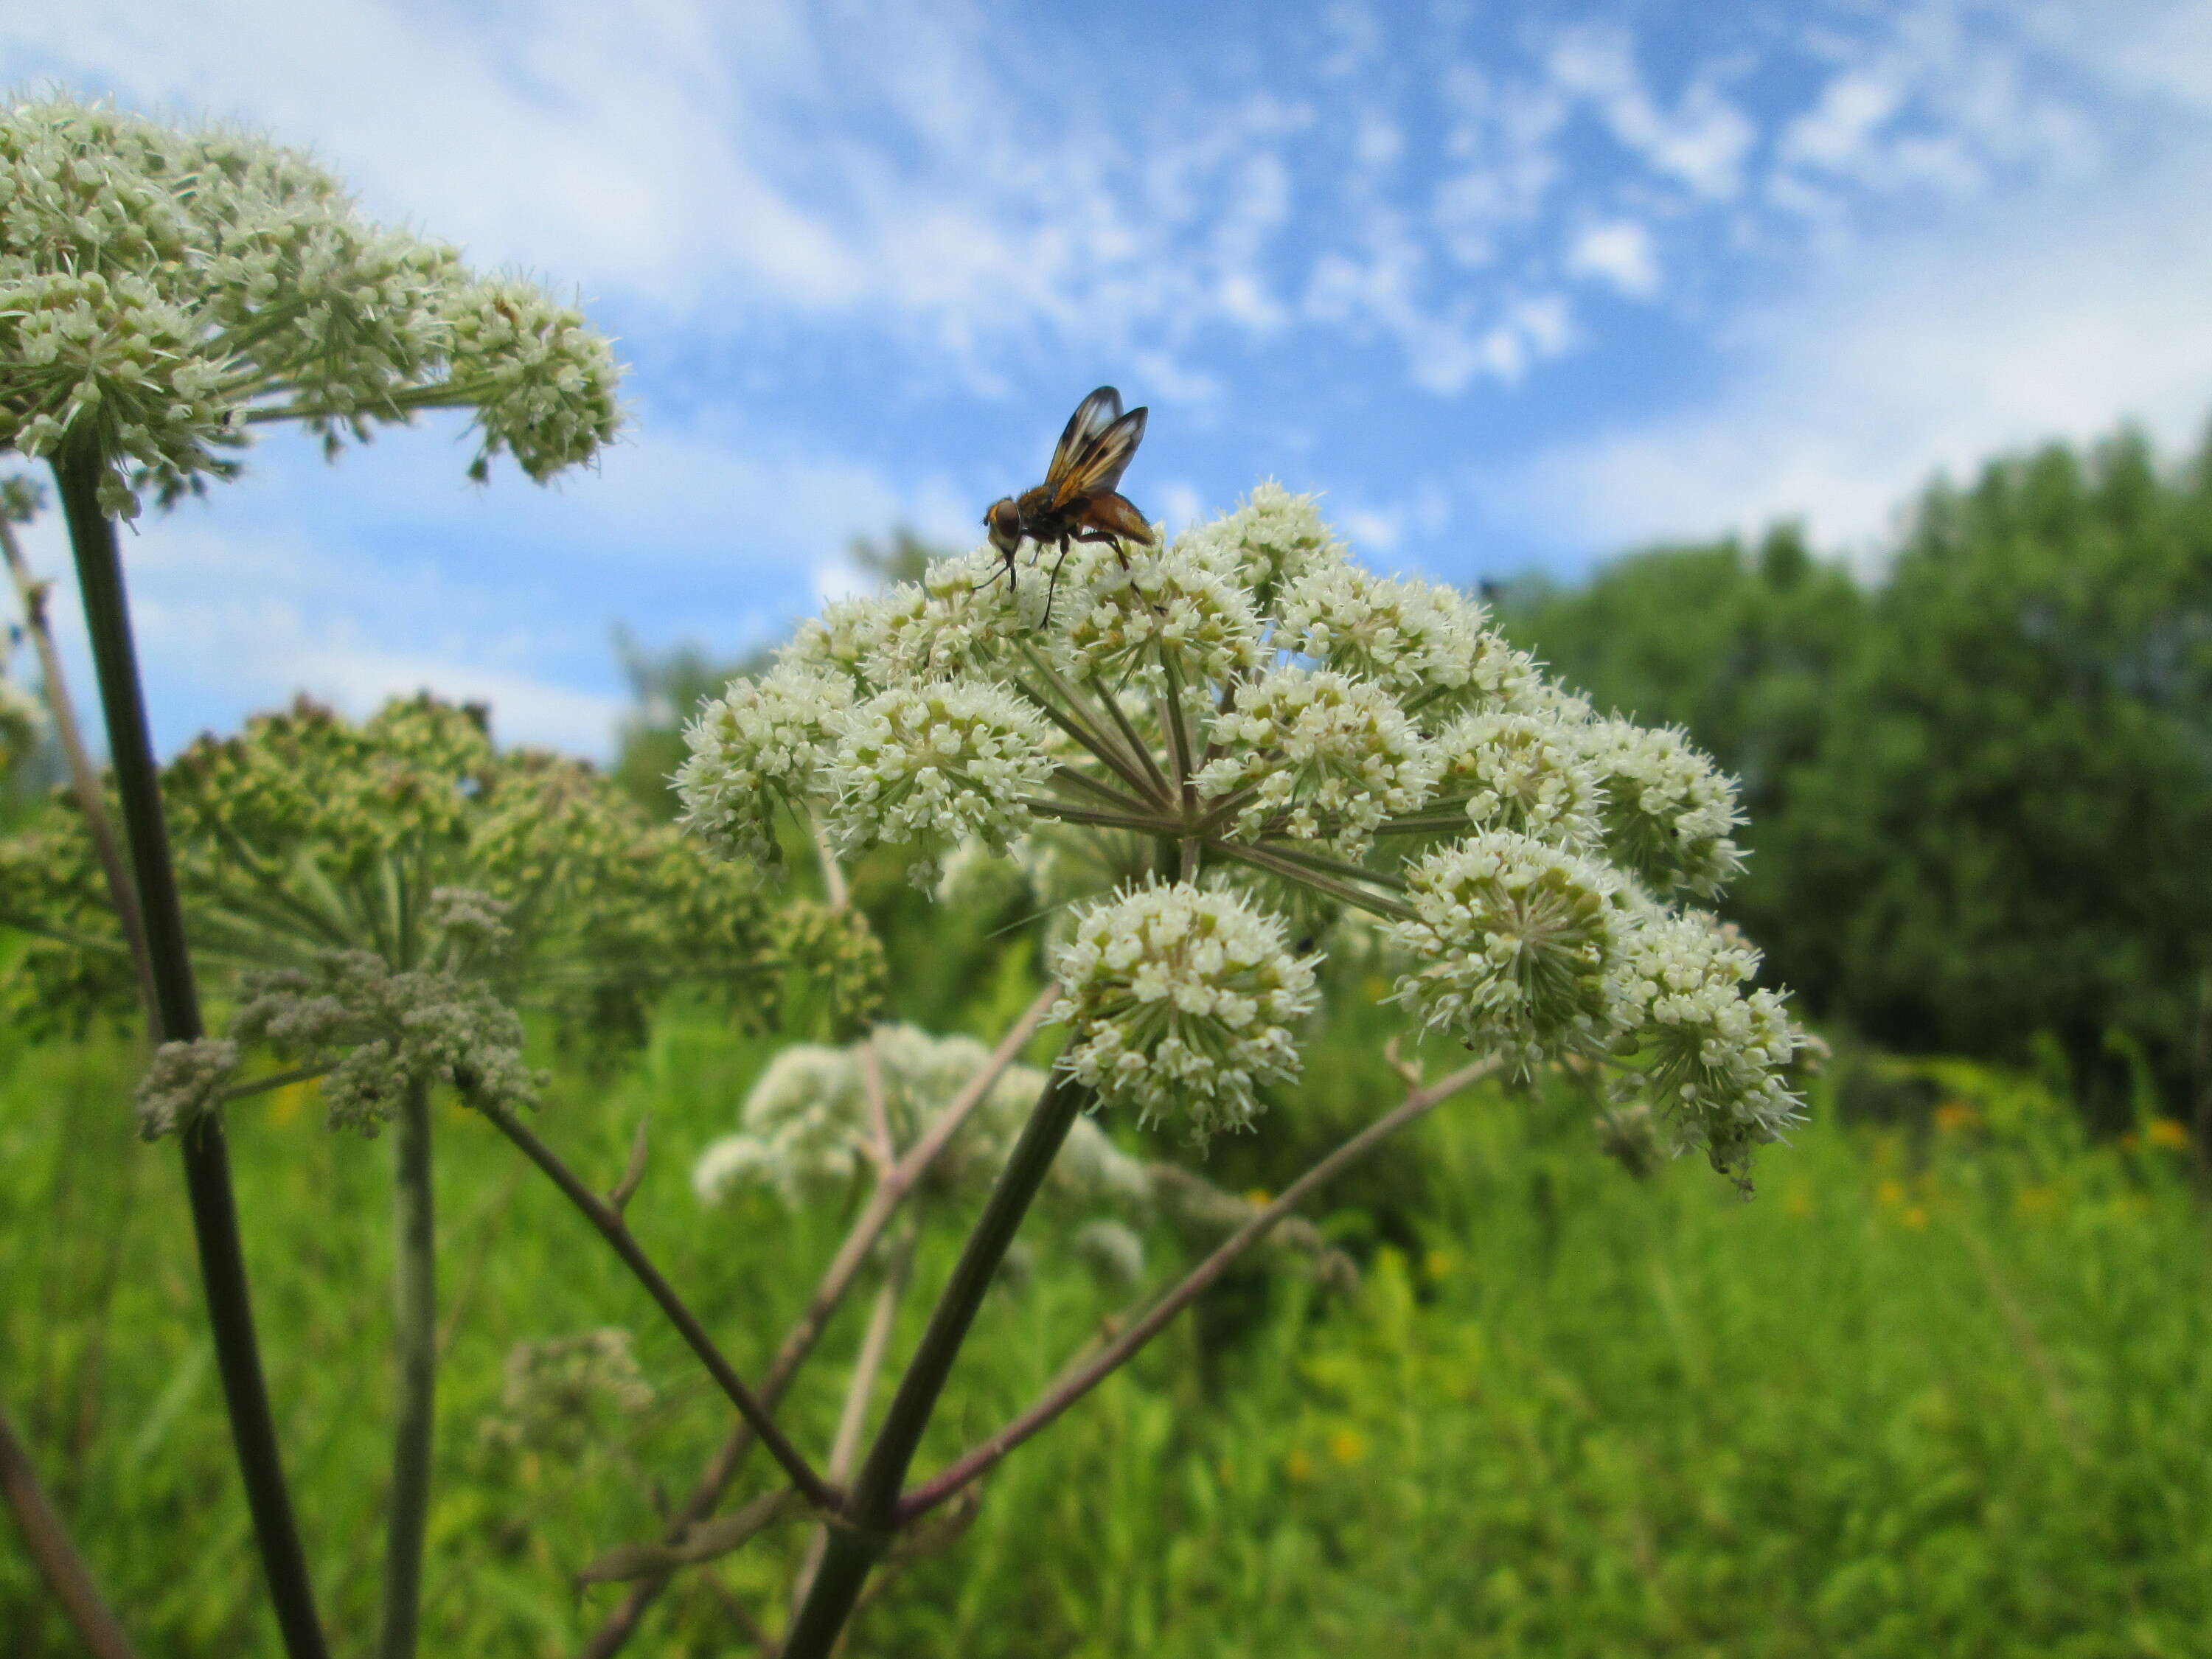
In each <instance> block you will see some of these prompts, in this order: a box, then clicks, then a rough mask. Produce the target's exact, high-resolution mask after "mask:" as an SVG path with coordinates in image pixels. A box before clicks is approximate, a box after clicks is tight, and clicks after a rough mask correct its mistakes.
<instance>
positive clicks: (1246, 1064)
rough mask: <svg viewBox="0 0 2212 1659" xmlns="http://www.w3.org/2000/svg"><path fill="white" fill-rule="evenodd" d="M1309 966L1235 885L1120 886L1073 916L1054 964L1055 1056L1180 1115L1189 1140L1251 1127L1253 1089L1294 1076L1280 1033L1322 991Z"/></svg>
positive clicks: (1085, 1078)
mask: <svg viewBox="0 0 2212 1659" xmlns="http://www.w3.org/2000/svg"><path fill="white" fill-rule="evenodd" d="M1313 963H1314V959H1313V958H1312V957H1300V956H1298V955H1297V954H1296V953H1295V952H1294V951H1291V948H1290V945H1289V942H1288V940H1287V939H1285V937H1284V927H1283V924H1282V923H1281V921H1279V920H1278V919H1276V918H1275V917H1273V916H1271V915H1267V914H1266V913H1265V912H1264V911H1261V910H1260V909H1258V908H1255V907H1254V906H1253V905H1252V904H1251V903H1250V902H1249V901H1247V900H1246V899H1245V898H1243V896H1240V895H1238V894H1237V893H1234V892H1231V891H1227V890H1214V891H1210V892H1207V891H1200V890H1197V889H1195V888H1193V887H1189V886H1188V885H1184V884H1167V883H1162V882H1157V881H1156V882H1152V883H1148V884H1146V885H1144V886H1141V887H1134V888H1131V889H1128V890H1125V891H1123V892H1121V893H1118V894H1116V895H1115V896H1113V897H1112V898H1110V899H1108V900H1105V901H1103V902H1100V903H1098V904H1097V905H1094V906H1093V907H1092V908H1090V909H1089V910H1087V911H1085V913H1084V914H1083V915H1081V916H1080V917H1079V919H1078V921H1077V922H1076V926H1075V937H1074V939H1073V940H1072V941H1070V942H1069V943H1068V944H1067V945H1066V946H1064V947H1063V948H1062V949H1061V951H1060V955H1059V959H1058V961H1057V962H1056V963H1054V972H1055V974H1056V975H1057V976H1058V978H1059V980H1060V987H1061V993H1062V994H1061V997H1060V1002H1059V1003H1058V1004H1057V1005H1056V1006H1054V1009H1053V1018H1054V1019H1055V1020H1058V1021H1061V1022H1063V1023H1065V1024H1066V1025H1067V1026H1068V1028H1069V1032H1068V1046H1067V1050H1066V1054H1064V1055H1063V1056H1062V1058H1061V1061H1060V1063H1061V1064H1062V1065H1063V1066H1066V1068H1067V1070H1068V1071H1069V1072H1071V1073H1073V1075H1074V1076H1075V1077H1076V1078H1077V1079H1079V1080H1080V1081H1081V1082H1082V1083H1083V1084H1084V1085H1086V1086H1087V1087H1089V1088H1091V1090H1093V1091H1096V1092H1097V1096H1098V1097H1099V1099H1100V1100H1101V1101H1102V1102H1103V1103H1105V1104H1107V1105H1109V1106H1114V1105H1127V1106H1131V1107H1133V1108H1135V1109H1136V1110H1137V1111H1138V1112H1139V1114H1140V1115H1142V1116H1143V1117H1145V1118H1146V1119H1147V1120H1149V1119H1152V1118H1164V1117H1170V1116H1177V1117H1181V1118H1182V1119H1184V1120H1185V1121H1187V1124H1188V1129H1189V1133H1190V1136H1191V1139H1193V1140H1194V1141H1198V1142H1203V1141H1205V1140H1206V1139H1208V1138H1210V1137H1211V1136H1212V1134H1213V1133H1215V1132H1216V1131H1218V1130H1221V1129H1241V1128H1245V1127H1249V1126H1250V1124H1251V1122H1252V1121H1253V1120H1254V1119H1255V1117H1257V1116H1258V1115H1259V1114H1260V1112H1261V1109H1262V1103H1261V1100H1260V1097H1259V1093H1258V1089H1259V1085H1261V1084H1263V1083H1267V1082H1286V1081H1288V1080H1289V1079H1292V1078H1294V1077H1296V1076H1297V1073H1298V1064H1299V1062H1298V1052H1297V1043H1296V1042H1295V1041H1294V1040H1293V1038H1292V1036H1291V1026H1293V1025H1294V1024H1297V1022H1298V1021H1299V1020H1301V1019H1303V1018H1305V1016H1306V1015H1307V1014H1309V1013H1310V1012H1313V1010H1314V1008H1315V1006H1316V1005H1317V1003H1318V1002H1319V1000H1320V998H1319V994H1318V993H1317V992H1316V990H1315V988H1314V969H1313Z"/></svg>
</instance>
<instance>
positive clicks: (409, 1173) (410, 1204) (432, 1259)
mask: <svg viewBox="0 0 2212 1659" xmlns="http://www.w3.org/2000/svg"><path fill="white" fill-rule="evenodd" d="M392 1131H393V1132H392V1151H393V1154H394V1158H393V1164H394V1169H393V1175H394V1191H395V1200H394V1203H393V1206H392V1290H393V1292H394V1295H393V1305H392V1358H393V1360H394V1362H395V1369H396V1370H397V1371H398V1401H397V1406H396V1409H395V1410H394V1412H393V1416H392V1496H391V1499H390V1513H389V1515H388V1516H387V1518H386V1532H385V1547H384V1622H383V1629H382V1631H381V1632H380V1635H379V1637H378V1639H377V1644H376V1651H377V1655H378V1659H414V1653H415V1636H416V1626H417V1624H418V1622H419V1620H420V1618H421V1614H422V1541H423V1536H424V1533H425V1529H426V1527H427V1523H428V1519H429V1514H430V1449H431V1443H432V1437H433V1434H434V1431H435V1428H436V1426H437V1389H438V1249H437V1228H436V1217H435V1212H434V1210H433V1208H432V1200H431V1190H430V1187H431V1183H430V1085H428V1083H410V1084H409V1085H407V1092H406V1094H405V1095H404V1097H401V1100H400V1103H399V1111H398V1115H397V1118H396V1120H395V1121H394V1123H393V1126H392Z"/></svg>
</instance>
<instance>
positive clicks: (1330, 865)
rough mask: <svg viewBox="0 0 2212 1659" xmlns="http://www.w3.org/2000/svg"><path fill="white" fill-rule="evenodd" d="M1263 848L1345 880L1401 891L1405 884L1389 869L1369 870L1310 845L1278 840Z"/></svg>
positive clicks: (1280, 857) (1275, 855)
mask: <svg viewBox="0 0 2212 1659" xmlns="http://www.w3.org/2000/svg"><path fill="white" fill-rule="evenodd" d="M1265 850H1266V851H1267V853H1268V854H1271V855H1272V856H1273V857H1275V858H1279V859H1285V860H1288V861H1289V862H1291V863H1292V864H1298V865H1304V866H1305V867H1306V868H1307V869H1309V870H1315V871H1318V872H1321V873H1322V874H1323V875H1328V876H1336V877H1338V878H1341V879H1343V880H1346V881H1365V882H1372V883H1373V884H1375V885H1376V886H1377V887H1388V888H1390V889H1392V890H1395V891H1397V892H1401V893H1402V892H1404V891H1405V890H1406V888H1407V881H1406V878H1405V877H1403V876H1401V875H1397V874H1395V873H1394V872H1390V871H1388V870H1371V869H1370V868H1368V866H1365V865H1364V864H1355V863H1354V862H1352V860H1350V859H1340V858H1332V857H1330V856H1329V854H1327V853H1320V852H1316V851H1314V850H1313V849H1312V848H1310V847H1305V846H1291V845H1288V844H1286V843H1285V842H1279V841H1278V842H1268V843H1267V845H1266V848H1265Z"/></svg>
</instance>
